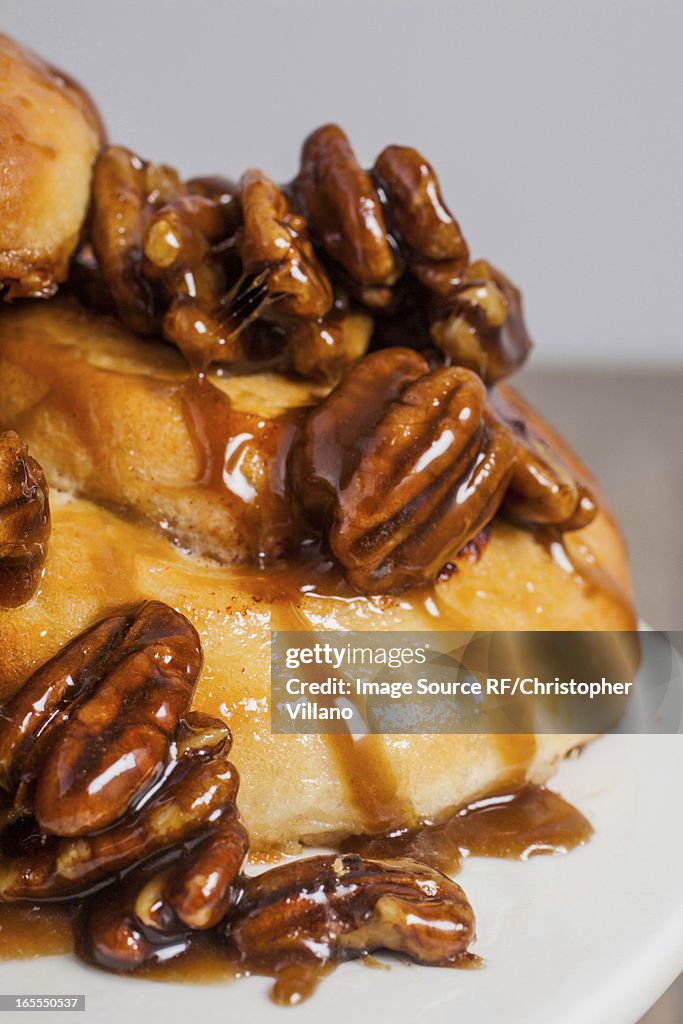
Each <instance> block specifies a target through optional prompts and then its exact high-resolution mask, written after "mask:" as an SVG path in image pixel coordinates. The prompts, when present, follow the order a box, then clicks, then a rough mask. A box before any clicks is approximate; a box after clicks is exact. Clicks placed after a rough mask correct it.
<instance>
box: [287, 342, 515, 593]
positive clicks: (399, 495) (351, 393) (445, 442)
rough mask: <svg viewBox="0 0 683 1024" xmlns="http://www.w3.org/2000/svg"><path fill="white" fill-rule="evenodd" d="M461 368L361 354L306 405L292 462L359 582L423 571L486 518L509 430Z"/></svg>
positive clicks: (500, 480)
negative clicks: (310, 406) (489, 411)
mask: <svg viewBox="0 0 683 1024" xmlns="http://www.w3.org/2000/svg"><path fill="white" fill-rule="evenodd" d="M485 406H486V390H485V388H484V385H483V384H482V382H481V380H480V379H479V378H478V377H477V376H476V375H475V374H473V373H471V372H470V371H469V370H466V369H463V368H461V367H450V368H443V369H438V370H434V371H431V372H430V370H429V366H428V364H427V362H426V361H425V360H424V359H423V358H422V356H420V355H418V353H416V352H413V351H412V350H410V349H384V350H383V351H380V352H375V353H372V354H370V355H369V356H366V357H365V359H363V360H362V361H361V362H360V363H359V364H358V365H357V366H355V367H354V368H353V369H351V370H350V371H349V372H348V373H347V374H346V376H345V377H344V378H343V379H342V381H341V382H340V383H339V384H338V385H337V387H336V388H335V389H334V390H333V391H332V392H331V393H330V395H329V396H328V397H327V398H326V399H324V400H323V401H322V402H321V403H320V405H319V406H317V407H316V408H315V409H313V411H312V412H311V413H310V415H309V417H308V419H307V422H306V425H305V428H304V434H303V440H302V444H301V446H300V447H299V449H298V450H297V451H296V453H295V455H294V462H293V471H294V476H295V484H296V486H297V487H298V490H299V493H300V495H301V499H302V501H303V503H304V506H305V507H306V508H307V509H308V511H309V514H310V515H311V516H312V517H313V518H314V519H316V520H318V522H320V523H321V524H322V525H323V526H325V525H327V528H328V529H329V534H328V540H329V546H330V548H331V550H332V552H333V554H334V555H335V556H336V558H337V559H338V561H339V562H340V563H341V564H342V566H343V567H344V569H345V570H346V575H347V578H348V579H349V581H350V582H351V583H352V584H353V586H355V587H356V588H358V589H359V590H363V591H366V592H368V591H369V592H375V593H379V592H387V591H393V592H396V591H399V590H401V589H403V588H405V587H406V586H409V585H410V584H414V583H420V582H425V581H427V580H430V579H433V578H434V576H435V575H436V573H437V572H438V570H439V568H440V567H441V566H442V565H443V563H444V562H446V561H447V559H448V557H449V555H451V554H453V553H455V552H456V551H459V550H460V549H461V548H462V547H463V545H464V544H465V543H466V542H467V541H468V540H470V538H472V537H473V536H474V535H475V534H476V533H478V531H479V530H480V529H481V528H482V526H484V525H485V524H486V523H487V522H489V520H490V519H491V518H492V517H493V516H494V514H495V512H496V510H497V509H498V506H499V505H500V503H501V501H502V500H503V496H504V494H505V489H506V487H507V483H508V480H509V479H510V474H511V472H512V465H513V458H514V445H513V441H512V437H511V434H510V431H509V429H508V428H507V427H506V426H505V425H504V424H502V423H500V422H498V421H496V420H495V419H494V418H493V417H490V416H488V414H486V413H485Z"/></svg>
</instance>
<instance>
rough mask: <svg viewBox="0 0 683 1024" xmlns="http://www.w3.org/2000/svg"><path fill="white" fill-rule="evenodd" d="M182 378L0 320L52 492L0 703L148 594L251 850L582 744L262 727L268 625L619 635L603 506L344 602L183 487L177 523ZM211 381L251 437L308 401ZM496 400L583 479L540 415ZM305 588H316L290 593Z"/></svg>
mask: <svg viewBox="0 0 683 1024" xmlns="http://www.w3.org/2000/svg"><path fill="white" fill-rule="evenodd" d="M183 375H184V371H183V369H182V364H181V363H180V359H179V357H178V356H177V355H176V354H175V353H174V352H173V351H172V350H170V349H168V348H167V347H166V346H164V345H163V344H161V343H143V342H142V341H140V340H139V339H137V338H134V337H133V336H129V335H127V333H126V332H125V330H123V329H122V328H121V327H119V326H117V325H114V324H113V323H112V322H110V321H108V320H106V319H104V318H98V317H96V316H94V315H92V314H86V313H84V312H83V311H81V310H79V309H78V308H76V307H73V306H70V305H68V304H66V305H64V304H62V303H50V305H49V307H47V306H46V307H43V306H40V305H38V304H36V305H32V306H29V307H26V308H24V309H21V310H19V309H17V310H11V311H10V312H9V313H7V314H5V315H3V316H2V317H1V318H0V409H2V417H1V422H0V426H2V427H11V428H14V429H17V430H19V431H20V432H21V433H22V435H23V437H24V439H25V440H26V441H27V442H28V444H29V445H30V448H31V452H32V454H33V455H34V456H35V457H36V458H37V459H38V460H39V461H40V462H41V463H42V465H43V467H44V469H45V471H46V474H47V476H48V479H49V480H51V482H52V484H53V487H54V485H55V484H56V485H57V486H58V487H60V488H64V489H65V490H62V491H58V490H53V494H52V512H53V533H52V538H51V543H50V551H49V555H48V560H47V563H46V567H45V572H44V577H43V580H42V583H41V586H40V589H39V591H38V592H37V594H36V595H35V597H34V598H33V599H32V600H31V601H30V602H29V603H28V604H27V605H24V606H23V607H21V608H17V609H14V610H8V611H2V612H0V699H5V698H6V697H7V696H9V695H10V694H11V693H12V692H14V691H15V690H16V689H17V688H18V687H19V686H20V685H21V683H22V682H23V680H25V679H26V677H27V676H28V674H29V673H30V672H31V671H32V670H33V669H34V668H35V667H36V666H37V665H39V664H40V663H41V662H43V661H44V660H46V659H47V658H49V657H51V656H52V655H53V654H55V653H56V652H57V651H58V650H59V649H60V647H61V646H62V645H63V644H64V643H65V642H66V641H67V640H69V639H70V638H72V637H73V636H75V635H76V634H77V633H78V632H79V631H80V630H82V629H84V628H85V627H86V626H88V625H89V624H90V623H92V622H93V621H94V620H96V619H97V618H99V617H101V616H103V615H105V614H107V613H108V612H109V611H111V610H113V609H115V608H117V607H119V606H121V605H125V604H131V603H133V602H137V601H140V600H142V599H145V598H157V599H159V600H162V601H165V602H167V603H168V604H170V605H172V606H173V607H175V608H177V609H178V610H180V611H181V612H183V613H184V614H185V615H187V616H188V618H189V619H190V620H191V621H192V622H193V624H194V625H195V627H196V628H197V630H198V631H199V634H200V637H201V641H202V645H203V648H204V655H205V667H204V672H203V674H202V677H201V680H200V683H199V687H198V690H197V695H196V700H195V706H196V707H197V708H198V709H201V710H204V711H207V712H210V713H214V714H218V715H221V716H222V717H224V718H226V720H227V721H228V722H229V724H230V726H231V728H232V730H233V734H234V749H233V759H234V761H235V764H236V765H237V767H238V769H239V770H240V773H241V777H242V786H241V791H240V793H241V796H240V807H241V810H242V813H243V815H244V818H245V821H246V824H247V826H248V828H249V832H250V835H251V837H252V843H253V846H254V847H255V848H262V849H263V848H268V847H278V848H282V847H292V846H293V845H295V844H296V843H297V842H299V841H303V842H318V841H330V840H332V839H333V838H334V839H336V838H338V837H340V836H343V835H346V834H348V833H350V832H359V831H373V830H376V829H378V828H380V827H381V828H386V827H395V826H398V825H406V824H412V823H415V822H416V821H418V820H424V819H429V820H435V819H438V818H439V817H442V816H443V815H445V814H446V813H448V811H449V810H451V809H452V808H455V807H458V806H461V805H462V804H464V803H465V802H467V801H470V800H472V799H474V798H476V797H478V796H480V795H482V794H484V793H489V792H492V791H494V790H497V789H498V790H499V789H500V788H501V787H505V786H510V785H518V784H519V783H520V782H521V781H523V780H525V779H528V780H532V781H534V782H540V781H543V780H545V779H547V778H548V777H549V776H550V775H551V773H552V771H553V770H554V767H555V765H556V764H557V761H558V760H559V759H560V758H561V757H562V756H563V755H565V754H566V753H567V752H568V751H569V750H570V749H571V748H572V747H574V746H576V745H577V744H579V743H581V742H583V741H584V740H585V738H586V737H581V736H550V735H539V736H536V737H514V736H508V737H495V736H463V735H445V736H438V735H429V736H371V737H365V738H363V739H359V740H354V739H353V738H351V737H349V736H319V735H310V736H308V735H296V736H284V735H273V734H271V732H270V721H269V684H270V680H269V666H270V630H271V629H303V630H306V629H362V630H374V629H377V630H380V629H381V630H397V631H405V630H433V629H450V630H474V629H476V630H496V629H518V630H525V629H526V630H529V629H567V630H572V629H600V630H612V629H614V630H619V629H631V628H634V625H635V620H634V615H633V609H632V605H631V599H630V586H629V581H628V570H627V564H626V558H625V552H624V546H623V542H622V540H621V537H620V535H619V532H618V529H617V528H616V526H615V524H614V522H613V520H612V518H611V516H610V515H609V513H608V512H606V511H605V510H604V508H605V506H604V502H602V501H601V511H600V513H599V514H598V516H597V517H596V519H595V520H594V521H593V522H592V523H591V524H590V525H589V526H587V527H585V528H584V529H583V530H580V531H577V532H574V533H568V534H565V535H564V539H563V540H562V541H560V540H556V541H555V542H554V543H543V542H541V540H540V538H539V537H538V536H536V535H535V534H534V533H533V532H531V531H528V530H524V529H520V528H518V527H516V526H514V525H511V524H510V523H507V522H505V521H504V520H503V519H501V518H499V517H498V518H496V519H495V520H494V521H493V523H492V524H491V527H490V532H489V535H488V539H487V540H486V542H485V543H483V545H479V547H475V548H474V549H472V548H470V549H468V550H466V551H465V552H463V553H462V554H461V555H460V556H459V557H458V558H456V559H455V560H454V564H455V566H456V571H454V572H453V573H452V574H451V575H450V576H449V577H448V578H443V579H441V580H440V581H437V582H436V583H435V584H433V585H431V586H424V587H419V588H413V589H411V590H408V591H406V592H404V593H402V594H401V595H400V596H397V597H394V596H386V595H384V596H381V597H375V596H358V595H355V594H353V593H352V592H351V591H350V590H349V588H348V587H347V586H346V585H345V584H344V583H343V581H342V580H341V577H337V576H335V573H334V571H333V570H332V571H330V570H328V571H327V572H326V573H325V575H324V578H322V577H321V578H320V579H318V577H317V576H316V575H315V572H314V574H313V576H310V575H307V572H309V570H306V569H305V568H304V567H302V566H298V567H293V566H292V565H291V564H288V563H287V562H286V561H285V560H281V561H279V562H276V563H274V565H273V566H272V568H269V569H267V570H265V571H263V570H258V569H256V568H254V567H252V566H251V565H249V564H236V563H239V562H240V561H241V560H242V559H243V555H244V551H243V549H242V548H241V547H240V544H241V541H240V538H239V530H238V528H237V527H238V524H237V525H235V524H234V523H233V532H232V534H231V532H230V523H231V516H233V515H234V510H231V508H230V506H229V505H228V506H225V505H212V504H211V501H210V500H209V499H211V498H212V495H211V494H210V493H209V492H207V493H206V494H205V495H203V496H202V492H201V489H199V491H198V492H197V493H198V498H197V504H196V505H195V507H194V510H193V512H192V515H193V516H194V521H193V520H192V515H190V513H188V511H187V507H186V506H184V505H183V504H182V502H181V501H179V500H176V499H178V495H179V494H190V493H191V490H192V484H193V480H194V479H195V477H196V474H197V472H198V471H199V468H200V467H199V463H198V462H197V459H198V455H197V453H196V449H195V447H194V446H193V443H192V439H191V438H190V436H189V434H188V433H187V422H188V421H187V419H186V418H185V417H184V416H183V415H182V410H180V409H179V407H177V406H174V404H173V399H172V396H173V394H175V395H176V399H177V390H176V391H175V392H174V389H177V387H178V386H179V385H180V383H181V381H182V379H183ZM216 380H217V382H218V384H219V386H220V388H221V389H222V390H223V391H224V392H226V393H229V394H230V396H231V397H232V399H233V401H234V403H235V406H236V408H237V409H238V410H239V411H240V412H248V413H249V415H252V416H255V415H256V413H258V416H259V422H261V423H262V424H263V427H262V428H261V429H262V430H263V431H267V430H268V421H269V419H270V418H272V417H274V416H277V415H278V414H279V413H281V412H282V410H283V409H284V408H290V407H297V406H301V405H305V404H306V403H307V402H309V401H311V399H312V398H313V397H314V394H313V392H311V389H310V385H308V384H304V383H297V382H294V381H288V380H286V379H285V378H283V377H273V376H271V375H267V374H260V375H254V376H251V377H248V378H240V377H233V378H226V379H224V380H219V379H218V378H216ZM507 395H508V399H509V401H512V402H514V403H516V405H517V407H518V409H519V411H520V412H521V413H523V415H524V416H525V417H526V418H527V419H528V420H530V421H531V422H532V425H533V426H534V429H536V430H538V431H539V432H540V433H541V435H542V436H544V437H545V438H546V439H547V440H549V441H550V442H551V443H552V444H553V445H555V446H556V448H557V449H558V450H560V452H561V454H562V456H563V458H564V459H565V460H568V461H569V462H570V463H571V465H572V467H573V468H574V469H575V470H577V471H578V472H580V473H581V474H582V475H583V476H584V477H587V476H588V474H587V472H586V470H585V469H584V468H583V467H581V466H580V464H579V463H578V461H577V460H576V457H575V456H574V455H572V453H570V452H569V451H568V450H567V447H566V445H565V444H564V443H563V442H561V441H560V440H559V439H558V438H557V437H556V435H554V433H553V432H552V431H551V430H550V428H549V427H548V426H547V425H546V424H544V423H543V422H542V420H541V419H540V417H538V416H537V414H535V413H533V411H532V410H530V409H529V408H528V407H527V406H526V405H525V403H523V402H522V400H521V399H520V398H519V397H517V396H515V395H514V393H513V392H511V391H510V390H509V389H508V390H507ZM169 396H171V398H169ZM88 418H89V419H88ZM84 419H88V422H87V427H86V428H85V429H84V428H83V422H84ZM124 439H125V441H124ZM258 440H259V439H258V436H257V437H256V441H255V442H254V443H255V449H254V450H255V451H258V449H259V445H258ZM141 467H142V468H141ZM266 468H267V467H266ZM254 479H256V478H254ZM179 480H180V481H181V483H182V486H181V487H180V490H178V491H176V490H174V488H177V487H179V484H178V481H179ZM66 488H68V491H67V490H66ZM74 492H76V493H77V496H74ZM113 506H118V510H115V509H114V508H113ZM162 515H163V516H164V517H166V519H167V521H166V523H165V526H166V529H165V530H164V529H160V528H159V525H158V522H157V520H158V518H161V517H162ZM173 516H175V527H176V528H177V530H176V531H175V532H177V534H179V535H180V536H181V538H182V539H183V540H184V542H185V543H188V542H189V541H190V540H191V539H192V538H193V536H194V539H195V543H196V550H195V551H194V552H190V551H187V550H183V549H181V548H180V547H179V546H178V544H177V543H174V542H173V539H172V536H171V535H172V534H173V533H174V529H172V527H171V525H170V522H171V520H169V518H168V517H171V519H172V517H173ZM222 531H224V532H222ZM221 537H222V540H221V543H222V545H223V548H222V549H221V548H220V547H218V546H217V543H216V542H217V539H220V538H221ZM231 537H232V538H233V540H232V541H231V539H230V538H231ZM207 550H210V551H211V553H212V554H213V555H214V556H216V555H217V556H218V558H216V557H214V558H209V557H206V551H207ZM221 556H224V557H223V562H222V563H221V561H220V560H219V559H220V557H221ZM225 562H230V563H232V564H225ZM310 571H313V570H310ZM304 583H309V584H310V583H313V584H316V586H315V588H314V589H313V590H312V591H311V590H309V591H307V592H304V591H303V590H302V589H301V588H302V585H303V584H304ZM317 584H319V585H317Z"/></svg>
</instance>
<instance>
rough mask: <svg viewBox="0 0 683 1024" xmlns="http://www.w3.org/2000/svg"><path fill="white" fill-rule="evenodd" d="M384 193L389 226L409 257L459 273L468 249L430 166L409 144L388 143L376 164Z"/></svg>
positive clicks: (464, 263) (465, 263) (467, 257)
mask: <svg viewBox="0 0 683 1024" xmlns="http://www.w3.org/2000/svg"><path fill="white" fill-rule="evenodd" d="M375 171H376V173H377V175H378V176H379V180H380V182H381V185H382V188H383V189H384V191H385V193H386V199H387V206H388V209H389V212H390V217H391V223H392V227H394V228H395V229H396V231H397V233H398V235H399V238H400V240H401V243H402V244H404V245H406V246H407V247H408V249H409V250H410V253H411V257H412V258H413V259H418V260H426V261H428V262H429V263H435V264H437V265H441V264H443V263H447V264H448V270H449V272H450V273H451V274H457V273H460V274H461V273H462V271H464V269H465V267H466V266H467V261H468V259H469V252H468V249H467V243H466V242H465V239H464V238H463V236H462V233H461V231H460V228H459V226H458V223H457V221H456V220H455V218H454V217H453V214H452V213H451V212H450V210H449V209H448V207H447V206H446V204H445V203H444V200H443V197H442V195H441V189H440V187H439V181H438V179H437V177H436V174H435V172H434V169H433V167H432V166H431V164H430V163H428V162H427V160H425V158H424V157H423V156H422V155H421V154H420V153H418V151H417V150H416V149H412V148H411V147H410V146H387V148H386V149H384V150H383V151H382V153H380V155H379V157H378V158H377V162H376V164H375Z"/></svg>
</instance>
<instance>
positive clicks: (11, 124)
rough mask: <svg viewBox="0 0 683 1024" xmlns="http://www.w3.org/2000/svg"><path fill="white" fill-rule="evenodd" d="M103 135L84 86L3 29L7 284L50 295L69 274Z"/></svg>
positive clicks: (0, 113) (2, 254)
mask: <svg viewBox="0 0 683 1024" xmlns="http://www.w3.org/2000/svg"><path fill="white" fill-rule="evenodd" d="M103 136H104V131H103V128H102V124H101V122H100V120H99V115H98V114H97V112H96V110H95V107H94V106H93V104H92V102H91V101H90V99H89V97H88V96H87V95H86V94H85V93H84V92H83V90H82V89H81V88H80V86H77V85H76V84H75V83H74V82H72V81H71V80H69V79H67V78H66V77H65V76H64V75H63V74H61V73H60V72H58V71H55V70H54V69H53V68H51V67H49V66H48V65H47V64H46V63H45V62H44V61H42V60H41V59H40V58H39V57H36V56H35V54H32V53H30V52H29V51H27V50H24V49H23V48H22V47H21V46H19V45H18V44H17V43H15V42H14V41H13V40H12V39H9V38H8V37H7V36H5V35H2V34H0V284H1V285H7V286H8V292H7V296H8V297H9V298H14V297H16V296H26V295H31V296H47V295H51V294H52V293H53V292H54V291H55V290H56V287H57V284H58V283H60V282H61V281H64V280H65V279H66V275H67V271H68V266H69V259H70V257H71V254H72V253H73V251H74V248H75V246H76V243H77V242H78V239H79V237H80V232H81V227H82V224H83V221H84V218H85V214H86V210H87V208H88V201H89V196H90V176H91V168H92V164H93V161H94V159H95V156H96V155H97V151H98V149H99V147H100V144H101V142H102V139H103Z"/></svg>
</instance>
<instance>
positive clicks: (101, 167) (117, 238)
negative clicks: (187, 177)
mask: <svg viewBox="0 0 683 1024" xmlns="http://www.w3.org/2000/svg"><path fill="white" fill-rule="evenodd" d="M183 192H184V188H183V186H182V184H181V182H180V180H179V178H178V175H177V174H176V172H175V171H174V170H173V169H172V168H170V167H165V166H163V165H156V164H152V163H147V162H146V161H144V160H141V159H140V157H138V156H136V155H135V153H132V152H131V151H130V150H128V149H124V148H123V147H121V146H108V147H106V148H105V149H104V150H103V151H102V153H101V154H100V156H99V158H98V160H97V162H96V164H95V169H94V175H93V190H92V204H91V213H90V241H91V243H92V247H93V250H94V253H95V256H96V258H97V263H98V266H99V269H100V272H101V274H102V277H103V279H104V282H105V284H106V286H107V288H108V290H109V292H110V293H111V295H112V298H113V300H114V303H115V306H116V309H117V312H118V314H119V316H120V317H121V319H122V320H123V322H124V323H125V324H126V325H127V326H128V327H130V328H131V330H133V331H137V332H139V333H141V334H150V333H153V332H154V331H156V330H157V329H158V324H159V318H158V310H157V303H156V301H155V295H154V290H153V288H152V286H151V284H150V282H149V281H148V280H147V278H146V277H145V275H144V273H143V269H142V249H143V238H144V232H145V228H146V225H147V222H148V220H149V218H150V217H151V216H152V214H153V213H154V211H155V210H156V209H158V207H160V206H163V205H164V204H165V203H167V202H169V201H170V200H171V199H173V198H176V197H177V196H178V195H182V194H183Z"/></svg>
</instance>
